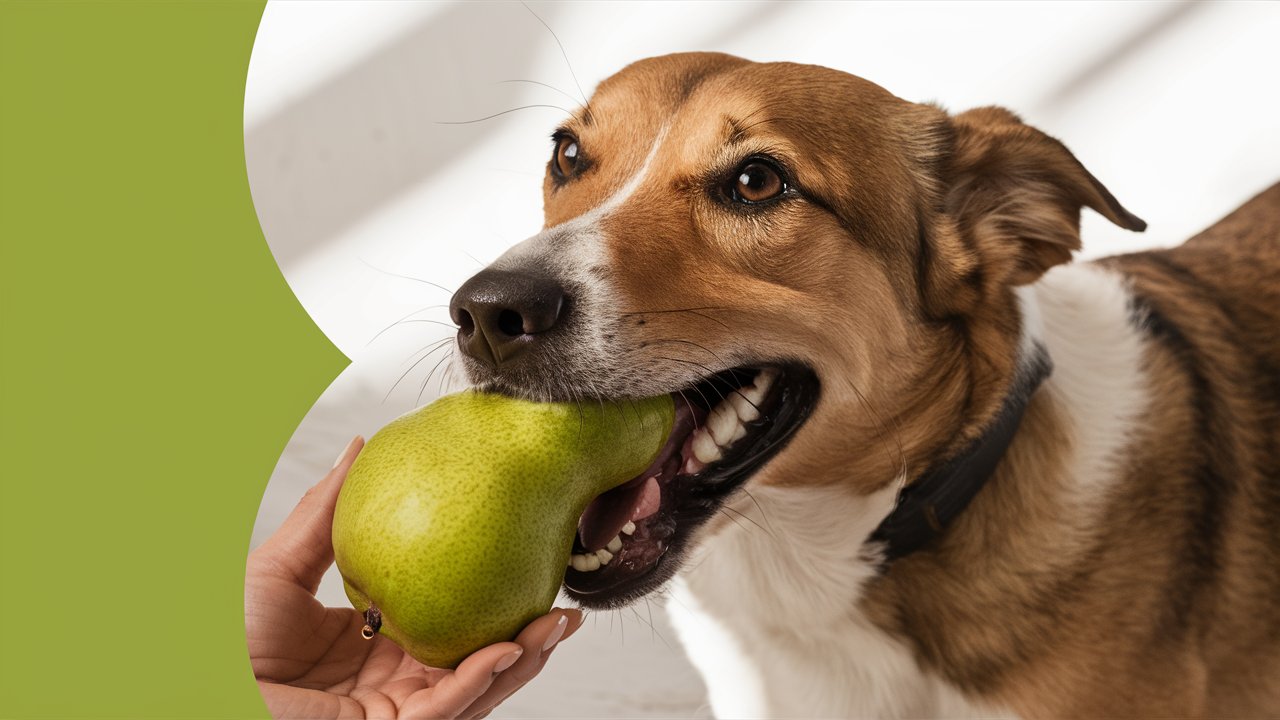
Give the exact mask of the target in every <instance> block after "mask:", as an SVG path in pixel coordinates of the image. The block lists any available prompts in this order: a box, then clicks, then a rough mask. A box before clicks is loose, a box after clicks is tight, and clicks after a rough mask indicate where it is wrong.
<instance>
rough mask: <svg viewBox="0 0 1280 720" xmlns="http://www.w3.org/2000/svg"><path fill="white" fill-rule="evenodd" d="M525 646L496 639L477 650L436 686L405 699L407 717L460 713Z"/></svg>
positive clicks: (404, 709)
mask: <svg viewBox="0 0 1280 720" xmlns="http://www.w3.org/2000/svg"><path fill="white" fill-rule="evenodd" d="M523 652H524V649H523V648H522V647H520V646H519V645H517V644H515V643H509V642H505V643H497V644H495V645H490V646H488V647H485V648H482V649H480V650H477V651H475V652H473V653H471V655H469V656H468V657H467V659H465V660H463V661H462V664H461V665H459V666H458V669H457V670H454V671H453V672H451V673H449V674H447V675H445V676H444V677H443V678H441V679H440V681H439V682H437V683H436V684H435V685H434V686H433V687H430V688H428V689H426V690H421V691H419V692H417V693H414V695H413V696H411V697H410V698H409V700H408V701H407V702H406V703H405V705H404V707H403V708H402V710H401V715H402V716H405V717H432V718H453V717H458V716H459V715H460V714H461V713H462V711H463V710H465V709H466V708H467V707H468V706H470V705H471V704H472V703H474V702H475V701H476V698H478V697H480V696H481V695H483V694H484V693H485V691H486V690H488V689H489V685H490V684H492V683H493V679H494V677H496V676H497V675H498V674H499V673H501V672H502V671H503V670H506V669H507V668H508V667H510V666H511V665H512V663H514V662H516V661H517V660H518V659H519V657H520V655H521V654H522V653H523Z"/></svg>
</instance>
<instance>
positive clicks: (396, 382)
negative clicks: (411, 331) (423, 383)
mask: <svg viewBox="0 0 1280 720" xmlns="http://www.w3.org/2000/svg"><path fill="white" fill-rule="evenodd" d="M439 349H440V348H436V349H435V350H432V351H431V352H429V353H427V354H426V355H423V356H422V357H420V358H418V359H417V360H416V361H415V362H414V363H413V364H412V365H410V366H409V369H408V370H405V371H404V372H403V373H401V375H400V377H398V378H396V381H395V382H394V383H392V384H391V389H390V390H387V394H386V395H384V396H382V402H383V403H385V402H386V401H387V400H388V399H389V398H390V397H391V393H393V392H395V391H396V387H398V386H399V385H400V383H401V382H403V381H404V379H405V378H406V377H408V376H409V373H411V372H413V369H414V368H416V367H418V366H419V365H421V364H422V363H423V361H425V360H426V359H427V358H429V357H431V355H432V354H434V353H435V352H436V350H439Z"/></svg>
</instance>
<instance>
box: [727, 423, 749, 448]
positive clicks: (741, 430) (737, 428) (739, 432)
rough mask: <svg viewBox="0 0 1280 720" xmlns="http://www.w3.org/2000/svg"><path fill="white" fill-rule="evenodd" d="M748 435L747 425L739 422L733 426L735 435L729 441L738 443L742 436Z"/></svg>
mask: <svg viewBox="0 0 1280 720" xmlns="http://www.w3.org/2000/svg"><path fill="white" fill-rule="evenodd" d="M746 435H747V428H746V426H745V425H743V424H742V423H741V422H739V423H737V424H735V425H734V426H733V437H732V438H730V439H729V442H731V443H736V442H738V441H739V440H741V439H742V438H744V437H746Z"/></svg>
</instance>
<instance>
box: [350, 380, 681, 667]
mask: <svg viewBox="0 0 1280 720" xmlns="http://www.w3.org/2000/svg"><path fill="white" fill-rule="evenodd" d="M674 416H675V410H674V404H673V402H672V400H671V398H670V396H665V395H664V396H660V397H655V398H649V399H646V400H639V401H635V402H626V403H621V404H614V403H605V404H601V403H596V402H587V403H582V404H572V403H539V402H531V401H528V400H519V399H515V398H510V397H505V396H502V395H495V394H486V393H481V392H474V391H468V392H462V393H458V394H455V395H449V396H446V397H442V398H440V399H439V400H437V401H435V402H434V403H432V404H430V405H428V406H426V407H424V408H421V409H419V410H417V411H414V412H412V413H410V414H408V415H404V416H402V417H401V418H399V419H397V420H395V421H393V422H391V423H390V424H388V425H387V426H386V427H384V428H382V429H381V430H379V431H378V432H377V433H376V434H375V435H374V436H373V437H372V438H371V439H370V440H369V442H368V444H367V445H365V447H364V450H362V451H361V453H360V455H359V457H358V458H357V459H356V462H355V464H354V465H353V466H352V467H351V471H350V474H349V475H348V476H347V480H346V483H345V484H344V485H343V487H342V492H341V493H340V494H339V496H338V505H337V509H336V510H335V512H334V517H333V550H334V556H335V559H336V561H337V564H338V570H339V571H340V572H341V573H342V577H343V581H344V585H345V586H346V591H347V597H348V598H350V599H351V603H352V604H353V605H354V606H355V608H356V609H357V610H359V611H361V612H363V613H364V614H365V619H366V620H367V621H368V623H369V624H368V625H366V627H365V636H366V637H372V636H373V632H381V633H382V634H384V635H386V636H387V637H389V638H390V639H391V640H393V641H394V642H395V643H396V644H397V645H399V646H400V647H401V648H403V649H404V650H405V652H407V653H409V655H411V656H413V658H414V659H416V660H418V661H419V662H421V663H423V664H424V665H429V666H432V667H438V668H452V667H456V666H457V664H458V663H459V662H461V661H462V659H463V658H465V657H466V656H467V655H469V654H470V653H472V652H473V651H475V650H477V649H479V648H481V647H484V646H486V645H489V644H492V643H495V642H501V641H505V640H511V639H512V638H514V637H515V636H516V634H517V633H518V632H519V631H520V630H521V629H522V628H523V627H524V626H525V625H527V624H528V623H529V622H530V621H532V620H533V619H534V618H537V617H538V616H540V615H543V614H545V613H546V612H547V611H548V610H549V609H550V608H551V604H552V603H553V602H554V601H555V597H556V592H557V590H558V589H559V587H560V583H561V581H562V580H563V578H564V572H565V568H566V567H567V566H568V563H569V554H570V552H571V549H572V546H573V539H574V536H575V534H576V532H577V523H578V518H579V516H581V515H582V512H583V510H585V509H586V506H587V505H588V504H589V503H590V502H591V500H592V499H593V498H595V497H596V496H597V495H599V494H600V493H602V492H605V491H607V490H610V489H612V488H614V487H617V486H618V485H621V484H622V483H624V482H626V481H628V480H630V479H632V478H634V477H636V476H637V475H639V474H640V473H641V472H643V471H644V470H645V468H647V467H648V466H649V464H650V463H652V462H653V460H654V459H655V458H656V457H657V455H658V452H659V451H660V450H661V449H662V446H663V444H664V443H665V441H666V438H667V436H668V435H669V434H670V432H671V426H672V423H673V421H674Z"/></svg>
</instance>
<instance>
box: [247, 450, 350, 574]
mask: <svg viewBox="0 0 1280 720" xmlns="http://www.w3.org/2000/svg"><path fill="white" fill-rule="evenodd" d="M363 447H364V438H362V437H360V436H358V435H357V436H356V437H355V438H353V439H352V440H351V442H350V443H348V444H347V447H346V449H345V450H343V451H342V454H341V455H340V456H338V461H337V463H335V464H334V466H333V469H332V470H330V471H329V473H328V474H327V475H325V476H324V479H323V480H321V481H320V482H319V483H317V484H316V485H315V486H313V487H312V488H311V489H310V490H308V491H307V493H306V494H305V495H303V496H302V499H301V500H299V501H298V505H297V506H296V507H294V509H293V512H291V513H289V517H287V518H285V521H284V524H283V525H281V526H280V529H279V530H277V531H276V532H275V534H273V535H272V536H271V537H270V538H268V539H267V541H266V542H264V543H263V544H262V546H261V547H259V548H258V549H257V550H255V551H254V552H253V556H252V557H251V558H250V564H251V566H252V565H253V564H255V563H257V562H262V563H264V564H265V566H266V569H267V571H268V572H274V573H275V574H283V575H285V576H286V577H289V578H290V579H292V580H294V581H296V582H297V583H298V584H299V585H301V586H302V587H304V588H306V589H307V590H308V591H309V592H311V593H312V594H314V593H315V591H316V588H318V587H319V586H320V578H321V577H323V576H324V573H325V571H326V570H328V569H329V566H330V565H331V564H333V536H332V533H333V508H334V506H335V505H336V504H337V502H338V491H339V490H341V489H342V483H343V481H345V480H346V479H347V471H348V470H350V469H351V464H352V463H353V462H355V459H356V456H357V455H359V454H360V450H361V448H363Z"/></svg>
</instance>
